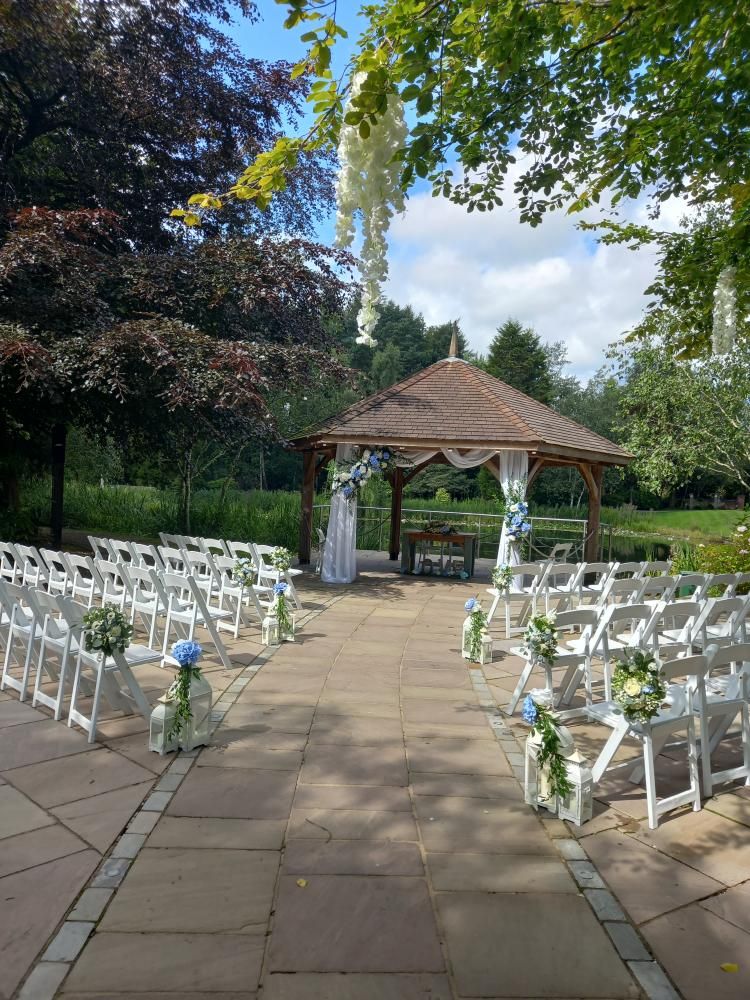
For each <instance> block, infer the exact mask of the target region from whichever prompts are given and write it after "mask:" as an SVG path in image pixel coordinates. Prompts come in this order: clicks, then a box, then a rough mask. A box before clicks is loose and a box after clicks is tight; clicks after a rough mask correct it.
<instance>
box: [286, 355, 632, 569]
mask: <svg viewBox="0 0 750 1000" xmlns="http://www.w3.org/2000/svg"><path fill="white" fill-rule="evenodd" d="M451 350H452V352H453V351H455V341H454V344H452V345H451ZM292 443H293V446H294V448H295V449H296V450H298V451H301V452H302V457H303V477H302V518H301V522H300V539H299V561H300V563H309V561H310V547H311V534H312V521H313V502H314V493H315V477H316V472H317V471H318V469H319V468H320V466H321V465H322V463H324V462H327V461H329V460H330V459H332V458H334V457H335V454H336V446H337V445H339V444H350V445H359V446H362V447H366V446H372V445H388V446H390V447H392V448H395V449H403V450H411V451H425V450H429V449H438V454H437V455H435V456H434V457H432V458H430V459H429V460H427V461H425V462H422V463H421V464H420V465H416V466H414V467H413V468H409V469H407V470H404V469H402V468H396V469H395V470H394V471H393V472H392V473H391V474H390V476H389V478H390V481H391V487H392V499H391V533H390V544H389V555H390V558H391V559H397V558H398V555H399V548H400V525H401V506H402V494H403V488H404V486H405V485H406V483H408V482H409V481H410V480H411V479H413V478H414V476H416V475H417V474H418V473H419V472H421V471H422V469H424V468H426V467H427V466H428V465H431V464H433V463H434V462H445V461H446V459H445V458H444V457H443V456H442V454H441V451H442V450H443V449H451V450H457V451H466V450H473V449H480V448H483V449H497V450H500V449H508V450H518V451H525V452H527V454H528V456H529V471H528V485H529V486H530V485H531V483H532V482H533V480H534V478H535V477H536V476H537V475H538V474H539V473H540V472H541V470H542V469H544V468H546V467H547V466H554V465H564V466H574V467H575V468H577V469H578V470H579V472H580V473H581V475H582V476H583V479H584V481H585V483H586V487H587V489H588V495H589V518H588V532H587V536H586V543H585V549H584V557H585V558H586V559H587V560H588V561H592V560H595V559H596V553H597V546H598V533H599V519H600V513H601V486H602V474H603V471H604V468H605V466H608V465H627V464H628V462H630V461H631V460H632V458H633V456H632V455H630V454H629V453H628V452H627V451H624V450H623V449H622V448H620V447H619V445H616V444H614V443H613V442H612V441H608V440H607V439H606V438H603V437H601V436H600V435H599V434H595V433H594V432H593V431H590V430H588V428H586V427H582V426H581V425H580V424H577V423H576V422H575V421H573V420H570V419H568V417H564V416H562V415H561V414H559V413H556V412H555V411H554V410H551V409H550V408H549V407H548V406H545V405H544V404H543V403H540V402H538V401H537V400H535V399H532V398H531V397H530V396H526V395H524V393H522V392H519V391H518V390H517V389H514V388H512V387H511V386H509V385H506V383H505V382H501V381H500V380H499V379H496V378H493V377H492V376H491V375H488V374H487V373H486V372H483V371H482V370H481V369H479V368H476V367H475V366H474V365H471V364H469V363H468V362H466V361H464V360H462V359H461V358H458V357H455V356H453V355H452V356H451V357H448V358H446V359H444V360H443V361H438V362H436V363H435V364H434V365H430V366H429V368H425V369H423V370H422V371H420V372H417V373H416V374H415V375H410V376H409V377H408V378H406V379H404V380H403V381H401V382H397V383H396V385H392V386H390V387H389V388H388V389H383V390H382V391H380V392H377V393H375V395H373V396H369V397H368V398H367V399H363V400H360V401H359V402H358V403H354V405H353V406H350V407H348V409H346V410H343V411H342V412H341V413H337V414H336V415H335V416H333V417H330V418H329V419H328V420H326V421H325V422H324V423H322V424H321V425H320V426H319V427H316V428H315V429H314V430H311V431H308V432H307V433H305V434H303V435H301V436H299V437H296V438H294V440H293V442H292ZM483 464H484V465H485V466H486V467H487V468H488V469H489V470H490V471H491V472H492V473H493V475H494V476H495V477H496V478H499V469H498V462H497V459H494V460H493V459H490V460H488V461H486V462H484V463H483Z"/></svg>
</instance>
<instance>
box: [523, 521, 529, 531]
mask: <svg viewBox="0 0 750 1000" xmlns="http://www.w3.org/2000/svg"><path fill="white" fill-rule="evenodd" d="M521 531H524V532H526V531H531V525H530V524H529V522H528V521H524V522H523V523H522V524H521Z"/></svg>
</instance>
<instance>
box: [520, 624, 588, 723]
mask: <svg viewBox="0 0 750 1000" xmlns="http://www.w3.org/2000/svg"><path fill="white" fill-rule="evenodd" d="M598 620H599V614H598V612H597V611H596V609H594V608H577V609H575V610H573V611H563V612H561V613H560V614H558V615H557V616H556V619H555V624H556V625H557V629H558V634H557V652H556V655H555V662H554V663H553V664H552V665H551V666H550V664H548V663H542V664H539V665H537V664H536V663H535V662H534V661H533V660H531V659H528V658H526V664H525V666H524V668H523V670H522V671H521V676H520V677H519V678H518V683H517V684H516V687H515V690H514V691H513V694H512V695H511V698H510V701H509V702H508V705H507V707H506V712H507V714H508V715H512V714H513V713H514V712H515V710H516V707H517V706H518V703H519V701H520V700H521V698H522V697H523V694H524V692H525V690H526V688H527V686H528V683H529V679H530V677H531V673H532V671H533V670H534V668H535V667H538V668H541V669H542V670H544V673H545V682H546V684H545V686H546V688H547V690H549V691H550V692H551V693H552V697H553V704H554V706H555V707H557V708H559V707H561V706H563V705H569V704H570V702H571V701H572V700H573V696H574V694H575V692H576V690H577V689H578V687H579V686H580V683H581V681H582V680H583V681H584V683H585V685H586V692H587V701H590V700H591V669H590V668H591V654H590V649H589V646H590V642H591V637H592V634H593V632H594V630H595V628H596V625H597V622H598ZM571 631H576V632H578V633H579V635H578V637H577V638H576V639H571V638H566V637H565V635H564V633H566V632H571ZM510 652H511V653H513V654H514V655H516V656H525V654H524V651H523V647H520V646H519V647H515V648H513V649H511V650H510ZM563 669H564V670H565V674H564V675H563V678H562V681H561V682H560V683H559V684H558V685H557V686H556V685H555V683H554V672H555V671H557V670H563ZM556 689H557V692H558V694H557V697H555V690H556ZM565 714H566V716H567V717H568V718H570V714H569V713H565Z"/></svg>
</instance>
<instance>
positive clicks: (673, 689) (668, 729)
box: [586, 656, 705, 830]
mask: <svg viewBox="0 0 750 1000" xmlns="http://www.w3.org/2000/svg"><path fill="white" fill-rule="evenodd" d="M704 664H705V657H703V656H691V657H687V658H685V659H677V660H670V661H669V662H667V663H662V664H661V671H662V676H663V678H664V680H665V681H666V683H667V701H666V707H662V708H660V709H659V712H658V714H657V715H656V716H654V717H653V718H652V719H651V721H650V722H629V721H628V720H627V719H626V718H625V716H624V714H623V712H622V709H621V708H620V706H619V705H618V704H617V703H616V702H613V701H611V700H609V699H607V700H606V701H603V702H596V703H594V704H591V705H589V706H588V707H587V710H586V714H587V716H588V717H589V718H590V719H591V720H592V721H593V722H600V723H601V724H602V725H605V726H608V727H609V728H610V729H611V730H612V734H611V736H610V737H609V739H608V740H607V742H606V744H605V746H604V748H603V750H602V752H601V753H600V754H599V757H598V758H597V760H596V761H595V763H594V765H593V767H592V768H591V774H592V777H593V779H594V782H595V783H596V784H598V782H599V781H601V778H602V775H603V774H604V772H605V771H606V770H608V769H609V767H610V764H611V763H612V760H613V758H614V756H615V754H616V753H617V751H618V749H619V748H620V745H621V744H622V742H623V740H624V739H626V738H628V737H630V738H632V739H635V740H638V742H639V743H640V744H641V748H642V753H643V764H642V766H641V765H639V767H638V768H637V769H636V771H635V772H634V774H636V773H642V772H643V771H645V776H646V802H647V808H648V825H649V828H650V829H652V830H655V829H656V827H657V826H658V825H659V816H661V815H662V814H663V813H665V812H669V811H670V810H672V809H677V808H678V807H679V806H683V805H686V804H687V803H692V805H693V810H694V811H695V812H697V811H698V810H699V809H700V808H701V793H700V782H699V780H698V748H697V742H696V738H695V719H694V716H693V698H692V692H691V687H690V685H689V684H687V683H685V684H680V683H676V681H677V679H678V678H685V677H687V676H689V675H690V674H693V673H698V672H700V670H701V669H703V665H704ZM683 730H684V732H685V734H686V737H687V763H688V773H689V786H688V788H687V789H685V790H682V791H679V792H675V793H674V794H672V795H669V796H666V797H664V798H661V799H659V798H658V797H657V794H656V758H657V756H658V755H659V752H660V751H661V749H662V747H663V746H664V744H665V743H666V741H667V740H668V739H669V737H670V736H671V735H672V734H673V733H676V732H682V731H683ZM632 765H633V762H632V760H629V761H626V762H624V763H622V764H618V765H615V766H616V767H632Z"/></svg>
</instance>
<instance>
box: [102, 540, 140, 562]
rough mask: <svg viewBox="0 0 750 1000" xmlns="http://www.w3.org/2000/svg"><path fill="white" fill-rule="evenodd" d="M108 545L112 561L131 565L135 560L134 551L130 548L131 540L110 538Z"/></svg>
mask: <svg viewBox="0 0 750 1000" xmlns="http://www.w3.org/2000/svg"><path fill="white" fill-rule="evenodd" d="M107 545H108V546H109V551H110V553H111V554H110V559H111V560H112V562H115V563H125V565H126V566H129V565H130V564H131V563H132V562H134V561H135V560H134V557H133V551H132V549H131V548H130V542H123V541H121V540H120V539H119V538H108V539H107Z"/></svg>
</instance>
